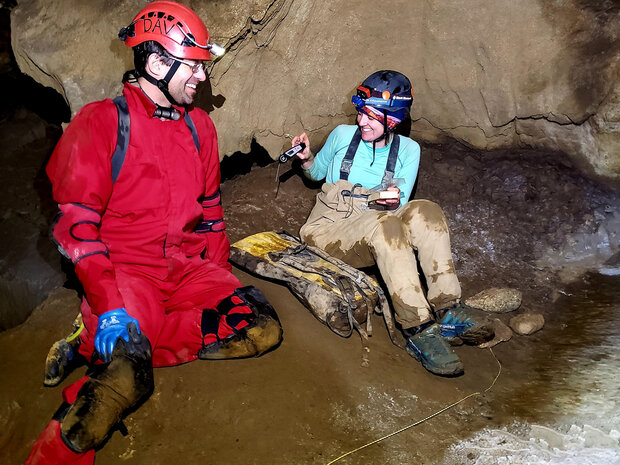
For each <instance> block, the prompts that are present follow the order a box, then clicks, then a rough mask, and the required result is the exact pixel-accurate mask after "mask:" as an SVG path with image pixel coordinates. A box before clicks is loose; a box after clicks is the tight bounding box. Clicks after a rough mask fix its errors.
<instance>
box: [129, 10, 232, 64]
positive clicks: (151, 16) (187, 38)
mask: <svg viewBox="0 0 620 465" xmlns="http://www.w3.org/2000/svg"><path fill="white" fill-rule="evenodd" d="M118 36H119V38H120V39H121V40H122V41H123V42H125V45H127V46H128V47H135V46H136V45H138V44H140V43H142V42H145V41H147V40H153V41H155V42H158V43H159V44H161V45H162V47H164V48H165V49H166V50H167V51H168V52H169V53H170V54H171V55H173V56H175V57H178V58H188V59H191V60H210V59H211V54H213V55H215V56H221V55H223V54H224V52H225V50H224V47H222V46H220V45H218V44H215V43H209V32H208V31H207V28H206V26H205V25H204V23H203V22H202V20H201V19H200V17H199V16H198V15H197V14H196V13H195V12H194V11H193V10H191V9H190V8H188V7H186V6H184V5H180V4H178V3H175V2H170V1H157V2H153V3H150V4H149V5H147V6H146V7H145V8H143V9H142V11H140V12H139V13H138V14H137V15H136V17H135V18H134V20H133V21H132V22H131V24H130V25H129V26H127V27H124V28H122V29H121V30H120V32H119V34H118Z"/></svg>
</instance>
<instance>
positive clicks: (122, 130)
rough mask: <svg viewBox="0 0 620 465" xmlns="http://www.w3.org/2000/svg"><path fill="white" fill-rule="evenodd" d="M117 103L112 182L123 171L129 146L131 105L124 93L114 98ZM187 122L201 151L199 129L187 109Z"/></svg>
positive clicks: (115, 103) (195, 143) (197, 148)
mask: <svg viewBox="0 0 620 465" xmlns="http://www.w3.org/2000/svg"><path fill="white" fill-rule="evenodd" d="M113 102H114V105H116V111H117V112H118V129H117V132H116V148H115V149H114V153H113V154H112V183H115V182H116V180H117V179H118V175H119V174H120V172H121V168H122V167H123V163H124V162H125V155H127V147H129V129H130V118H129V107H128V106H127V100H126V99H125V96H124V95H119V96H118V97H116V98H114V100H113ZM185 124H187V127H188V128H189V130H190V132H191V133H192V139H194V145H195V146H196V150H197V151H198V153H200V140H199V139H198V131H196V126H195V125H194V122H193V121H192V118H191V116H189V111H187V110H186V111H185Z"/></svg>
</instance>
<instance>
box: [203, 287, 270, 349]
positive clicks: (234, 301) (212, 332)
mask: <svg viewBox="0 0 620 465" xmlns="http://www.w3.org/2000/svg"><path fill="white" fill-rule="evenodd" d="M202 333H203V338H204V340H208V341H211V342H208V343H206V344H205V345H204V347H203V348H202V349H201V350H200V351H199V352H198V358H200V359H203V360H222V359H230V358H246V357H258V356H259V355H262V354H264V353H265V352H267V351H268V350H270V349H272V348H273V347H275V346H276V345H278V344H279V343H280V341H281V340H282V326H281V325H280V321H279V319H278V316H277V314H276V312H275V310H274V308H273V307H272V306H271V304H270V303H269V301H267V298H266V297H265V296H264V295H263V293H262V292H261V291H260V290H258V289H257V288H255V287H253V286H246V287H242V288H239V289H236V290H235V292H234V293H233V294H232V295H231V296H229V297H227V298H226V299H224V300H222V302H220V303H219V304H218V305H217V310H210V309H205V310H204V311H203V315H202Z"/></svg>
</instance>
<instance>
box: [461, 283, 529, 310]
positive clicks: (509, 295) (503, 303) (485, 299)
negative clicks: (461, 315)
mask: <svg viewBox="0 0 620 465" xmlns="http://www.w3.org/2000/svg"><path fill="white" fill-rule="evenodd" d="M522 297H523V295H522V293H521V291H519V290H518V289H511V288H508V287H503V288H500V287H493V288H491V289H486V290H484V291H482V292H479V293H478V294H476V295H474V296H472V297H469V298H467V299H465V305H469V306H470V307H473V308H477V309H480V310H484V311H485V312H491V313H507V312H512V311H514V310H516V309H517V308H519V307H520V306H521V298H522Z"/></svg>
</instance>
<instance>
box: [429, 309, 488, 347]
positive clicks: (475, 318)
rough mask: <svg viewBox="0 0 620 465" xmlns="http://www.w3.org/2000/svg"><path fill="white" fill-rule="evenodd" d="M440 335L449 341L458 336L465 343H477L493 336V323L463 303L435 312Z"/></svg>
mask: <svg viewBox="0 0 620 465" xmlns="http://www.w3.org/2000/svg"><path fill="white" fill-rule="evenodd" d="M437 315H438V318H437V322H438V324H439V329H440V331H441V335H442V336H443V337H444V338H446V339H447V340H448V341H449V342H452V341H454V340H456V339H457V338H459V339H460V340H462V341H463V342H465V343H466V344H470V345H479V344H482V343H483V342H487V341H490V340H491V339H493V336H495V331H494V330H493V325H492V324H491V322H490V321H489V320H488V318H486V316H485V315H484V314H482V313H481V312H480V311H477V310H475V309H473V308H471V307H468V306H467V305H465V304H463V303H458V304H455V305H453V306H452V307H448V308H446V309H443V310H439V311H438V312H437Z"/></svg>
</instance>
